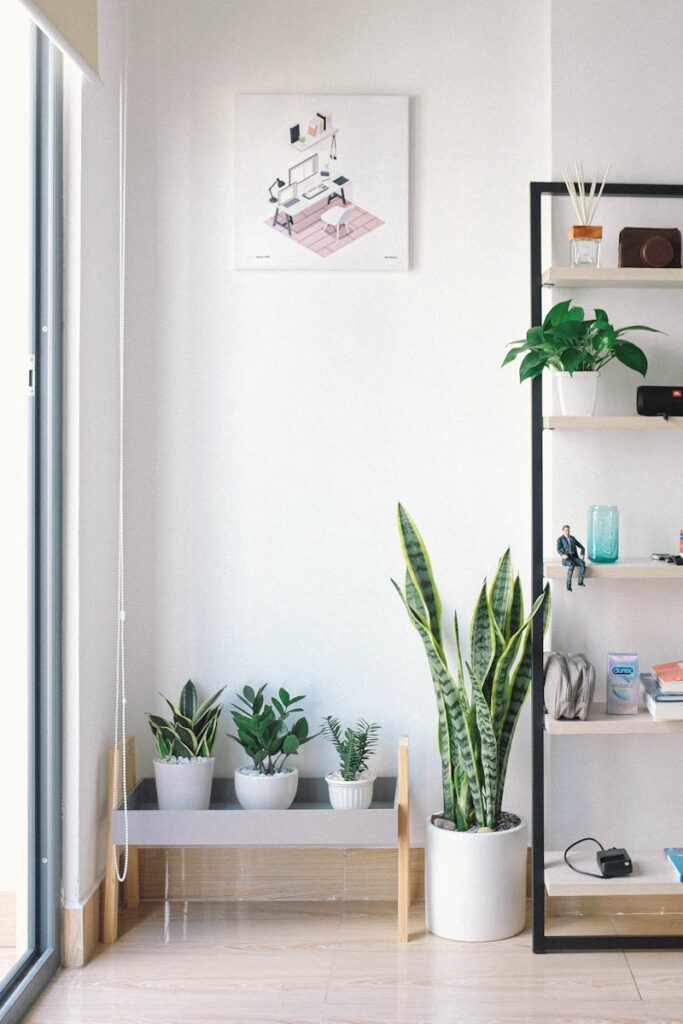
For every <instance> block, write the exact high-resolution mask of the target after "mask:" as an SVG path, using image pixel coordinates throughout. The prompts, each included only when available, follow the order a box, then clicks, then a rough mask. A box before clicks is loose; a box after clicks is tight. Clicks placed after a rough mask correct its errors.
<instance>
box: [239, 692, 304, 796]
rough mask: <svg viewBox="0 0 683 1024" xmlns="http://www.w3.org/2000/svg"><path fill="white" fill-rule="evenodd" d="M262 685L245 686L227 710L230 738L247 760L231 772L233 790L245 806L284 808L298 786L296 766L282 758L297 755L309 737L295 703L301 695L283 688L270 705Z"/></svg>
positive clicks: (302, 698) (302, 697) (301, 709)
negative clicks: (289, 764)
mask: <svg viewBox="0 0 683 1024" xmlns="http://www.w3.org/2000/svg"><path fill="white" fill-rule="evenodd" d="M266 686H267V683H264V684H263V686H261V687H259V689H258V690H255V689H254V688H253V686H245V687H244V688H243V690H242V693H240V694H238V695H237V700H238V701H239V703H238V704H233V705H232V708H231V712H230V713H231V715H232V720H233V722H234V723H235V728H236V730H237V731H236V733H229V734H228V735H229V736H230V739H233V740H235V742H236V743H239V745H240V746H241V747H242V748H243V750H244V752H245V753H246V754H247V756H248V757H249V758H250V760H251V764H249V765H244V766H243V767H241V768H238V769H237V771H236V772H235V794H236V796H237V799H238V800H239V802H240V804H241V805H242V807H244V808H245V810H266V809H268V810H285V809H286V808H288V807H290V806H291V804H292V802H293V801H294V797H295V796H296V791H297V787H298V785H299V770H298V768H292V767H289V766H288V765H287V760H288V758H290V757H292V756H294V755H295V754H298V752H299V750H300V748H301V747H302V746H303V745H304V743H308V742H309V741H310V740H312V739H314V738H315V737H314V736H311V735H309V732H308V722H307V721H306V719H305V718H304V717H303V716H302V717H301V718H297V719H296V720H294V721H291V722H290V721H289V719H291V717H292V715H295V714H298V713H299V712H301V711H303V708H301V707H297V706H296V705H297V704H298V703H299V701H302V700H304V696H303V694H299V695H298V696H296V697H291V696H290V695H289V693H288V692H287V690H285V689H284V687H281V688H280V689H279V690H278V694H277V697H273V698H272V700H271V701H270V703H269V702H268V701H266V698H265V696H264V693H265V690H266Z"/></svg>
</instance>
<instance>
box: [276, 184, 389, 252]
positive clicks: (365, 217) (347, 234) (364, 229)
mask: <svg viewBox="0 0 683 1024" xmlns="http://www.w3.org/2000/svg"><path fill="white" fill-rule="evenodd" d="M342 205H343V203H342V201H341V199H333V200H332V202H331V203H329V205H328V202H327V199H325V198H323V199H321V200H320V201H319V202H317V203H314V204H313V205H312V206H309V207H308V209H307V210H306V213H305V214H302V215H301V216H300V217H297V218H296V221H295V222H294V226H293V228H292V234H291V240H292V241H293V242H298V243H299V245H303V246H304V248H306V249H310V250H311V252H315V253H317V254H318V256H323V257H325V256H331V255H332V253H335V252H339V250H340V249H344V248H345V247H346V246H347V245H351V243H352V242H355V241H357V240H358V239H359V238H362V237H363V235H367V234H368V233H369V232H370V231H375V230H376V229H377V228H379V227H381V226H382V224H384V221H383V220H380V219H379V218H378V217H374V216H373V215H372V214H371V213H368V212H367V210H363V209H361V207H360V206H354V208H353V211H352V213H351V216H350V218H349V222H348V223H349V228H350V230H349V231H347V230H346V228H345V227H342V228H341V230H340V232H339V241H337V231H336V228H333V227H331V226H330V225H328V224H325V223H324V222H323V221H322V220H321V219H320V216H321V214H322V213H324V212H325V210H329V209H330V208H331V207H333V206H342ZM264 223H265V224H267V225H268V226H269V227H272V228H273V230H274V231H277V232H279V234H281V235H285V237H289V232H288V231H287V228H286V227H283V224H285V211H284V208H281V209H279V212H278V223H277V224H276V225H275V226H273V218H272V217H269V218H268V220H267V221H264Z"/></svg>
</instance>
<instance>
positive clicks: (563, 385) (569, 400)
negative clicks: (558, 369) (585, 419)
mask: <svg viewBox="0 0 683 1024" xmlns="http://www.w3.org/2000/svg"><path fill="white" fill-rule="evenodd" d="M555 376H556V378H557V393H558V396H559V399H560V410H561V412H562V415H563V416H592V415H593V412H594V410H595V399H596V398H597V394H598V381H599V380H600V371H599V370H577V371H576V372H575V373H556V374H555Z"/></svg>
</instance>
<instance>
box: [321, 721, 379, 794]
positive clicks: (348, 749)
mask: <svg viewBox="0 0 683 1024" xmlns="http://www.w3.org/2000/svg"><path fill="white" fill-rule="evenodd" d="M379 728H380V727H379V726H378V725H377V724H376V722H366V721H365V719H364V718H359V719H358V722H357V723H356V728H355V729H353V728H351V726H348V728H346V729H345V730H344V731H343V732H342V726H341V724H340V722H339V719H338V718H334V717H333V716H332V715H327V716H326V717H325V718H324V719H323V727H322V734H323V736H326V737H327V739H328V740H330V742H331V743H332V744H333V746H334V749H335V750H336V751H337V754H338V755H339V769H338V770H339V774H340V775H341V777H342V779H343V780H344V782H355V781H356V779H358V778H359V777H360V776H361V775H362V774H363V772H366V771H367V770H368V761H369V760H370V758H371V757H372V755H373V754H374V752H375V746H376V745H377V734H378V732H379Z"/></svg>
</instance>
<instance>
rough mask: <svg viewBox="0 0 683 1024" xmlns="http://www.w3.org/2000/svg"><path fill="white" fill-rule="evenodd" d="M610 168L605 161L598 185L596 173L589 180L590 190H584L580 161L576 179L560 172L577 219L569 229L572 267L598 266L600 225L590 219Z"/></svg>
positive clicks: (584, 183) (575, 167) (575, 166)
mask: <svg viewBox="0 0 683 1024" xmlns="http://www.w3.org/2000/svg"><path fill="white" fill-rule="evenodd" d="M610 167H611V164H608V165H607V170H606V171H605V173H604V175H603V178H602V184H601V185H600V187H599V188H598V187H597V181H598V179H597V176H596V177H594V178H593V181H592V182H591V186H590V190H589V191H586V180H585V177H584V174H583V164H580V163H578V162H577V163H575V164H574V177H575V178H576V181H573V180H572V176H571V175H570V173H569V171H563V172H562V176H563V178H564V183H565V185H566V186H567V192H568V193H569V198H570V199H571V201H572V206H573V207H574V212H575V213H576V219H577V223H576V224H573V225H572V227H570V229H569V262H570V266H572V267H599V266H600V244H601V242H602V228H601V227H600V226H599V225H598V224H593V218H594V217H595V211H596V210H597V207H598V203H599V202H600V197H601V196H602V193H603V190H604V188H605V183H606V182H607V176H608V174H609V171H610Z"/></svg>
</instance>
